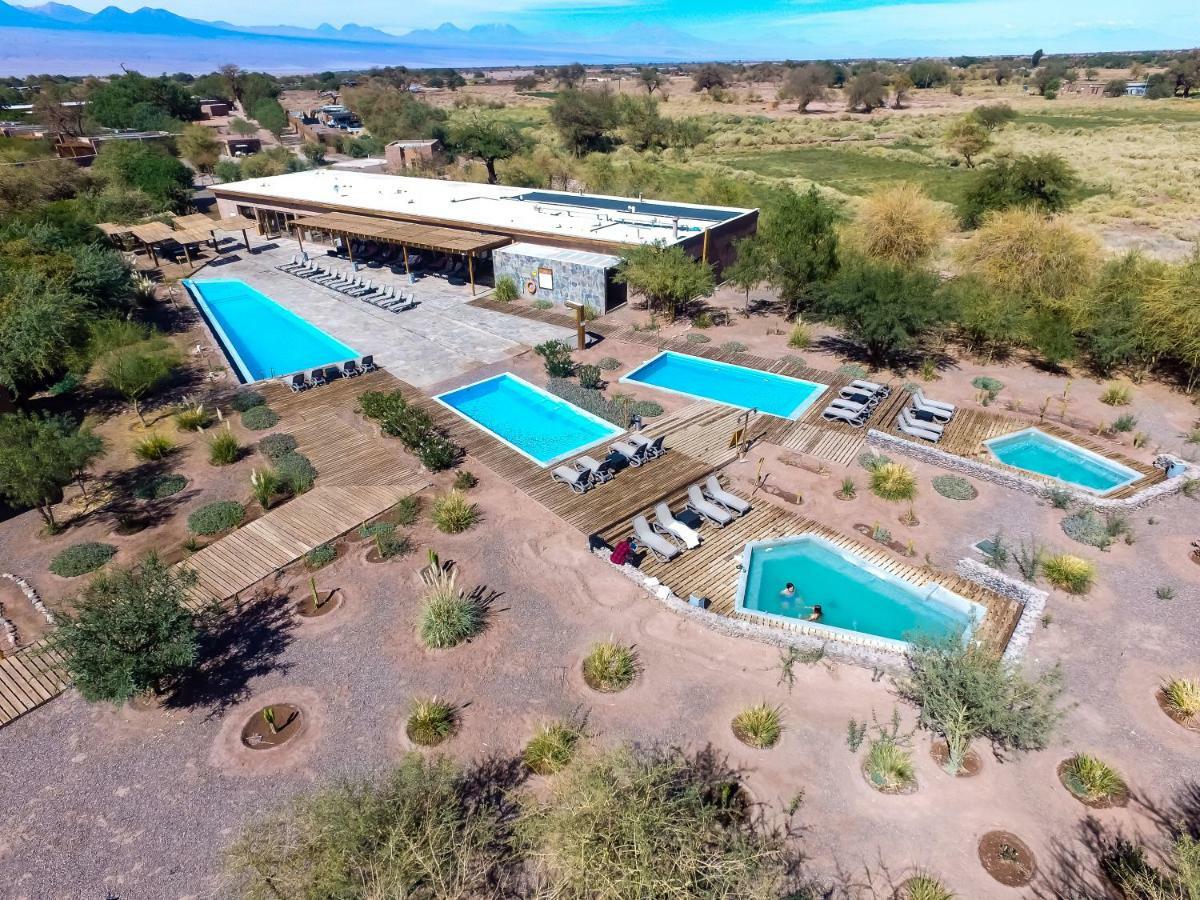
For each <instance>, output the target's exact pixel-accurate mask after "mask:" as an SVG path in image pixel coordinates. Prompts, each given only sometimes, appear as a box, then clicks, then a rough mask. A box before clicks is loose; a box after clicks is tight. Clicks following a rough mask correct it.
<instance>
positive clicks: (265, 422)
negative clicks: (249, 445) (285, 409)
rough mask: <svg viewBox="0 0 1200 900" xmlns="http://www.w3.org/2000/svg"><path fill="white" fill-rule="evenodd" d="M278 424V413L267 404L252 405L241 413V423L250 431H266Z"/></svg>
mask: <svg viewBox="0 0 1200 900" xmlns="http://www.w3.org/2000/svg"><path fill="white" fill-rule="evenodd" d="M277 424H279V415H278V414H277V413H276V412H275V410H273V409H271V407H269V406H263V405H261V404H260V405H259V406H252V407H250V408H249V409H248V410H246V411H245V412H244V413H242V425H244V426H245V427H246V428H249V429H250V430H251V431H266V430H267V429H268V428H274V427H275V426H276V425H277Z"/></svg>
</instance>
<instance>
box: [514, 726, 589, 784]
mask: <svg viewBox="0 0 1200 900" xmlns="http://www.w3.org/2000/svg"><path fill="white" fill-rule="evenodd" d="M582 738H583V731H582V730H581V729H580V728H579V727H578V726H577V725H574V724H572V723H570V722H549V723H547V724H545V725H542V726H540V727H539V728H538V730H537V732H536V733H535V734H534V736H533V737H532V738H530V739H529V743H528V744H526V745H525V749H524V751H522V753H521V760H522V761H523V762H524V763H525V765H526V766H528V767H529V769H530V770H531V771H533V772H536V773H537V774H538V775H553V774H554V773H555V772H560V771H562V770H563V769H565V768H566V767H567V765H568V764H569V763H570V762H571V758H572V757H573V756H574V755H575V749H576V747H577V746H578V745H579V741H580V740H581V739H582Z"/></svg>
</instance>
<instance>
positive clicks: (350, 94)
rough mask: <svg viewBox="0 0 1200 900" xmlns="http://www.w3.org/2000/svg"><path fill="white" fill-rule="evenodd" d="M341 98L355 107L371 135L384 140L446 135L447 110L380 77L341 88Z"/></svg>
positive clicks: (385, 141)
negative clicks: (342, 89) (399, 88)
mask: <svg viewBox="0 0 1200 900" xmlns="http://www.w3.org/2000/svg"><path fill="white" fill-rule="evenodd" d="M341 96H342V102H343V103H345V104H346V106H348V107H350V109H352V110H354V111H355V112H356V113H357V114H358V115H359V116H360V117H361V118H362V120H363V124H364V125H366V126H367V130H368V131H370V132H371V134H372V135H373V136H375V137H376V138H378V139H379V140H381V141H383V142H384V143H385V144H386V143H388V142H389V141H398V140H410V139H414V138H437V139H439V140H441V139H442V138H444V137H445V123H446V119H447V113H446V111H445V110H444V109H438V108H437V107H435V106H431V105H430V104H428V103H426V102H425V101H423V100H420V99H418V98H417V97H414V96H413V95H412V93H410V92H409V91H408V90H407V89H405V90H397V89H396V87H395V86H394V85H393V84H391V83H389V82H388V81H387V80H385V79H382V78H374V79H371V81H369V82H367V83H366V84H364V85H359V86H358V87H353V88H346V89H345V90H344V91H342V95H341Z"/></svg>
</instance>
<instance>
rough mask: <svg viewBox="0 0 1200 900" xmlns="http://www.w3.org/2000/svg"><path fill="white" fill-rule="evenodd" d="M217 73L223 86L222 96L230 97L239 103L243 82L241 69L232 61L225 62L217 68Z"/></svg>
mask: <svg viewBox="0 0 1200 900" xmlns="http://www.w3.org/2000/svg"><path fill="white" fill-rule="evenodd" d="M217 75H218V76H219V77H220V79H221V81H222V83H223V84H224V86H225V92H224V95H223V96H226V97H230V98H232V99H234V100H236V101H237V102H238V103H241V102H242V96H243V91H242V87H243V85H244V84H245V80H244V73H243V72H242V70H241V69H240V68H239V67H238V66H236V65H234V64H233V63H225V65H223V66H221V68H220V69H218V70H217ZM243 108H244V107H243Z"/></svg>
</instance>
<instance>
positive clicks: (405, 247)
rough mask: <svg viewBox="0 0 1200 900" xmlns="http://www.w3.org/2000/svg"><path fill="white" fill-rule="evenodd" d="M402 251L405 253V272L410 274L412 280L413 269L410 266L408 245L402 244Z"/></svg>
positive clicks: (409, 278) (409, 277)
mask: <svg viewBox="0 0 1200 900" xmlns="http://www.w3.org/2000/svg"><path fill="white" fill-rule="evenodd" d="M400 252H401V253H403V254H404V274H405V275H407V276H408V280H409V281H412V270H411V269H410V268H409V267H408V245H407V244H401V245H400Z"/></svg>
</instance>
